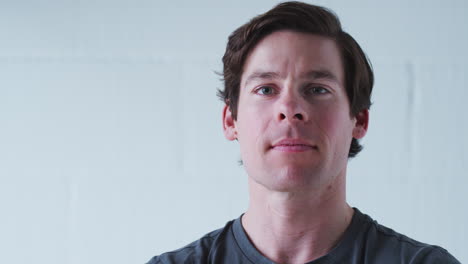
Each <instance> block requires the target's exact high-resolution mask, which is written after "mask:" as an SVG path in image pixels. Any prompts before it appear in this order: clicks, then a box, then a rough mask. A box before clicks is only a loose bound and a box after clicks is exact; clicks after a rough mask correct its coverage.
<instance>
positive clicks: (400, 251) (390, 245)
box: [363, 215, 460, 264]
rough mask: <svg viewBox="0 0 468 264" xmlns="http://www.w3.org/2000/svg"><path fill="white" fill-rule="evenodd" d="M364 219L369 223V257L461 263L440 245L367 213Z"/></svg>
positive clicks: (366, 244)
mask: <svg viewBox="0 0 468 264" xmlns="http://www.w3.org/2000/svg"><path fill="white" fill-rule="evenodd" d="M363 220H364V221H365V222H367V223H368V228H367V230H366V233H365V234H364V243H365V248H367V250H369V251H370V252H371V253H370V254H369V257H372V258H374V259H382V260H387V261H388V260H389V259H394V260H395V261H397V260H398V262H399V263H411V264H416V263H424V264H432V263H449V264H450V263H455V264H456V263H460V262H459V261H458V260H456V259H455V258H454V257H453V256H452V255H451V254H450V253H449V252H447V250H445V249H444V248H442V247H440V246H436V245H429V244H426V243H422V242H420V241H417V240H415V239H412V238H410V237H408V236H406V235H403V234H401V233H398V232H396V231H394V230H393V229H391V228H388V227H386V226H383V225H381V224H379V223H378V222H377V221H375V220H373V219H372V218H370V217H369V216H367V215H364V217H363ZM379 263H380V262H379ZM382 263H386V262H382Z"/></svg>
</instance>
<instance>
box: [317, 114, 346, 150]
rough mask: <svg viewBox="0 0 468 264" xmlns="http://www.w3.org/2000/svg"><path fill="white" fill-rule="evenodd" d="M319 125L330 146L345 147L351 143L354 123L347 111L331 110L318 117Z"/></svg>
mask: <svg viewBox="0 0 468 264" xmlns="http://www.w3.org/2000/svg"><path fill="white" fill-rule="evenodd" d="M317 123H318V124H319V126H320V128H321V130H322V132H323V134H324V135H325V137H326V139H327V142H328V144H330V145H337V144H340V145H344V146H345V148H348V146H347V144H348V142H351V138H352V127H353V121H352V120H351V118H350V117H349V113H348V111H347V110H345V109H337V108H334V109H333V108H329V109H327V110H326V111H324V112H323V113H321V115H319V116H318V120H317Z"/></svg>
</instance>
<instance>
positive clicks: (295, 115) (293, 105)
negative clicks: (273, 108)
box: [277, 95, 308, 122]
mask: <svg viewBox="0 0 468 264" xmlns="http://www.w3.org/2000/svg"><path fill="white" fill-rule="evenodd" d="M303 104H304V102H301V99H300V98H296V97H295V96H294V95H285V96H284V97H283V98H281V99H280V100H279V102H278V111H277V119H278V121H289V122H305V121H307V120H308V116H307V112H306V111H305V108H304V107H305V106H304V105H303Z"/></svg>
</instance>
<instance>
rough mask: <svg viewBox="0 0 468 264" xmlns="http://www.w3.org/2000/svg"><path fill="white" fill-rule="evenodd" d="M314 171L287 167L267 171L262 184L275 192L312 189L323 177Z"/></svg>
mask: <svg viewBox="0 0 468 264" xmlns="http://www.w3.org/2000/svg"><path fill="white" fill-rule="evenodd" d="M319 175H320V173H319V172H318V171H317V170H316V169H311V168H304V167H299V166H288V167H283V168H275V169H273V170H269V173H267V174H266V175H265V177H267V178H266V179H264V180H265V181H264V183H265V184H263V185H264V186H265V187H267V188H268V189H270V190H275V191H283V192H288V191H298V190H304V189H308V190H309V189H314V186H317V185H320V180H321V179H322V178H323V177H320V176H319Z"/></svg>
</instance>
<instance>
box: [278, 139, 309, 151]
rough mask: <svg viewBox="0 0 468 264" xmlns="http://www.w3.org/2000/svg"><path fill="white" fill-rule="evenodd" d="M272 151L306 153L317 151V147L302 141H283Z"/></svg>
mask: <svg viewBox="0 0 468 264" xmlns="http://www.w3.org/2000/svg"><path fill="white" fill-rule="evenodd" d="M271 149H272V150H276V151H281V152H305V151H310V150H317V149H318V148H317V146H316V145H313V144H310V143H309V142H306V141H304V140H301V139H283V140H280V141H279V142H277V143H275V144H273V145H272V146H271Z"/></svg>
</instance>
